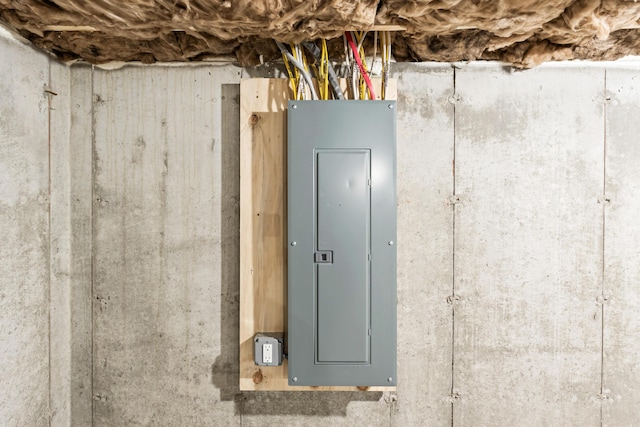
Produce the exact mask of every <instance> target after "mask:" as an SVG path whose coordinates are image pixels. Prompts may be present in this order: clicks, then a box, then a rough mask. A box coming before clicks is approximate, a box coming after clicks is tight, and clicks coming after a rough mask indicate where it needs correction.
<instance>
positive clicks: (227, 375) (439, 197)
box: [72, 63, 640, 426]
mask: <svg viewBox="0 0 640 427" xmlns="http://www.w3.org/2000/svg"><path fill="white" fill-rule="evenodd" d="M394 71H395V76H396V77H397V78H398V79H399V105H398V107H399V115H398V198H399V201H398V215H399V238H398V241H399V248H398V250H399V260H398V264H399V267H398V268H399V270H398V277H399V283H398V298H399V300H398V304H399V307H398V316H399V319H398V320H399V330H398V334H399V348H398V364H399V366H398V370H399V386H398V391H397V393H393V394H388V393H385V394H382V393H240V392H239V391H238V389H237V386H236V383H237V369H238V366H237V328H238V319H237V316H238V311H237V309H238V245H237V239H238V201H239V199H238V197H239V195H238V129H239V123H238V98H237V97H238V93H239V92H238V82H239V79H240V78H241V77H242V76H245V77H246V76H248V75H250V74H251V75H261V76H268V75H269V74H271V73H272V72H273V70H268V69H266V70H241V69H237V68H234V67H231V66H203V67H195V68H193V67H191V68H166V67H165V68H163V67H151V68H135V67H130V68H125V69H122V70H117V71H97V70H95V71H91V70H89V69H88V68H76V69H74V70H73V74H74V75H75V77H74V78H72V81H74V80H76V79H78V78H79V77H78V76H80V75H82V76H83V77H82V79H83V81H85V80H91V82H92V83H91V84H89V83H85V87H89V86H91V87H92V88H93V89H92V107H91V106H89V105H87V106H86V107H83V108H87V109H90V108H92V109H93V110H92V111H93V112H92V114H93V117H94V119H93V121H92V122H91V123H90V122H88V121H87V122H85V125H86V126H89V125H90V126H92V127H91V132H89V131H86V132H85V133H86V134H87V135H90V134H93V138H94V140H93V145H92V150H93V162H94V172H95V173H94V175H93V179H94V190H93V191H94V193H95V194H94V195H93V197H94V211H93V216H92V221H93V246H94V256H95V259H94V282H93V294H94V299H93V304H94V310H93V313H94V315H93V322H94V333H93V373H94V384H93V387H94V420H95V422H96V425H114V424H118V425H120V424H132V425H149V424H154V425H183V424H192V425H398V426H406V425H450V424H451V423H452V422H453V424H454V425H461V426H462V425H499V426H507V425H508V426H513V425H600V424H601V423H603V424H605V425H622V424H625V425H626V424H631V423H633V421H634V420H637V419H638V418H640V412H639V411H640V410H639V409H638V408H640V386H638V384H640V370H639V369H638V368H639V366H638V365H639V364H640V356H638V354H640V351H639V350H640V349H639V348H638V344H637V343H636V341H637V340H634V339H632V337H634V336H636V335H637V333H638V332H639V330H640V320H638V316H637V315H636V314H635V309H634V307H637V306H638V303H639V302H640V301H638V297H637V292H634V290H633V289H634V284H635V283H636V282H637V280H638V279H639V278H640V277H639V274H640V270H638V265H639V264H638V255H637V254H638V253H640V252H639V251H638V250H639V249H640V248H639V247H638V243H637V242H638V237H640V228H638V227H636V226H635V225H633V224H634V223H635V222H637V221H634V214H635V213H636V212H638V211H639V209H640V200H638V199H637V194H638V191H640V188H638V184H637V183H638V182H640V179H639V178H640V176H638V169H637V168H636V167H634V166H635V165H636V164H637V162H638V161H639V160H640V149H638V144H637V143H636V140H635V135H637V134H638V131H640V129H635V127H636V126H637V125H636V123H637V120H635V117H636V116H637V113H638V111H637V110H638V107H637V104H638V101H639V100H640V87H638V85H637V84H635V85H634V79H635V77H634V76H633V71H631V69H629V70H627V69H626V68H625V65H624V63H621V64H615V65H614V64H608V65H606V66H605V65H575V64H574V65H566V64H556V65H548V66H543V67H539V68H536V69H534V70H531V71H526V72H513V73H512V72H509V71H508V70H505V69H503V68H502V67H500V66H499V65H496V64H471V65H468V66H462V67H460V68H452V67H451V66H449V65H430V64H402V65H397V66H395V68H394ZM85 102H86V103H88V102H89V98H88V97H85Z"/></svg>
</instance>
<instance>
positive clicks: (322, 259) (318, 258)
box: [313, 251, 333, 264]
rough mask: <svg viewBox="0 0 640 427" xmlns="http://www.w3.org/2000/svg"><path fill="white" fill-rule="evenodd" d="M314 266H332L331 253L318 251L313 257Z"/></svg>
mask: <svg viewBox="0 0 640 427" xmlns="http://www.w3.org/2000/svg"><path fill="white" fill-rule="evenodd" d="M313 261H314V262H315V263H316V264H333V251H318V252H316V253H315V254H314V256H313Z"/></svg>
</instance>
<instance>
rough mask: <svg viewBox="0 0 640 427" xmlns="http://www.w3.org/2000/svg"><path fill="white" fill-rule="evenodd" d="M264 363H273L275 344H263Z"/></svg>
mask: <svg viewBox="0 0 640 427" xmlns="http://www.w3.org/2000/svg"><path fill="white" fill-rule="evenodd" d="M262 363H264V364H270V363H273V344H270V343H269V344H262Z"/></svg>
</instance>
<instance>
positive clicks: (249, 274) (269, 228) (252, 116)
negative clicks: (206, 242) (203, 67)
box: [240, 78, 397, 391]
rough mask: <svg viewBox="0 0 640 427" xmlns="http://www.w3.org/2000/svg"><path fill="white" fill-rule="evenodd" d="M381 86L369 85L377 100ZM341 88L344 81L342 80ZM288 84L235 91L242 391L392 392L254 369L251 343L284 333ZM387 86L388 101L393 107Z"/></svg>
mask: <svg viewBox="0 0 640 427" xmlns="http://www.w3.org/2000/svg"><path fill="white" fill-rule="evenodd" d="M380 83H381V82H380V79H373V84H374V90H376V94H379V93H380ZM341 84H342V86H343V89H344V88H345V87H346V82H344V81H341ZM290 93H291V91H290V89H289V82H288V80H287V79H260V78H257V79H243V80H242V82H241V84H240V390H256V391H258V390H262V391H305V390H316V391H320V390H324V391H340V390H344V391H356V390H361V391H394V390H395V389H396V388H395V387H298V386H296V387H292V386H289V385H288V379H287V360H286V359H285V361H284V364H283V365H282V366H256V365H255V363H254V356H253V337H254V336H255V334H256V333H258V332H285V333H286V330H287V242H286V232H287V217H286V212H287V206H286V196H287V187H286V177H287V164H286V155H287V144H286V130H287V117H286V109H287V102H288V100H289V99H290ZM396 96H397V82H396V80H390V81H389V85H388V88H387V97H386V98H387V99H393V100H395V99H396Z"/></svg>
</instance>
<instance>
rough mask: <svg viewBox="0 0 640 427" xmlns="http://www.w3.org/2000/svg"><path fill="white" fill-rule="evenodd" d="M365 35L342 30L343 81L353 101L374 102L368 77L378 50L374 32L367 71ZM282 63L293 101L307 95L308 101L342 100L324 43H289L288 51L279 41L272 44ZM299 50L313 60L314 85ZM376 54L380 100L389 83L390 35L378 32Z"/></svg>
mask: <svg viewBox="0 0 640 427" xmlns="http://www.w3.org/2000/svg"><path fill="white" fill-rule="evenodd" d="M366 36H367V33H366V32H365V31H346V32H345V33H344V37H343V41H344V50H345V64H346V65H347V70H348V73H347V81H348V87H349V91H350V92H351V96H352V98H353V99H361V100H366V99H370V100H375V99H376V93H375V90H374V88H373V83H372V82H371V74H372V70H373V68H374V65H375V61H376V51H377V47H378V32H377V31H376V32H374V40H373V58H372V59H371V69H369V68H368V67H367V60H366V54H365V49H364V41H365V38H366ZM276 44H277V45H278V48H279V49H280V52H281V53H282V58H283V61H284V65H285V68H286V70H287V75H288V76H289V82H290V85H291V89H292V90H293V98H294V99H295V100H301V99H306V98H307V94H308V93H309V94H310V95H311V99H321V100H328V99H332V97H333V99H345V93H344V92H343V91H342V89H341V88H340V84H339V81H338V76H337V75H336V72H335V70H334V68H333V66H332V65H331V62H330V61H329V54H328V50H327V42H326V40H321V44H320V47H318V46H317V45H316V44H315V43H311V42H305V43H302V45H300V44H291V45H290V49H291V50H289V48H287V46H286V45H285V44H283V43H281V42H278V41H276ZM302 47H304V48H305V49H306V50H307V51H308V52H309V53H310V54H311V56H312V57H313V58H312V59H313V60H314V62H313V63H312V64H311V69H312V70H313V73H314V74H315V76H316V82H317V90H316V84H315V83H314V81H313V80H312V78H311V71H310V69H309V68H310V67H309V63H308V61H307V58H306V57H305V55H304V53H303V50H302ZM380 53H381V59H382V85H381V89H382V90H381V94H380V95H381V99H385V98H386V94H387V86H388V81H389V63H390V61H391V34H390V33H389V32H388V31H382V32H381V33H380Z"/></svg>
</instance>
